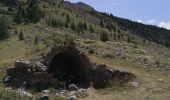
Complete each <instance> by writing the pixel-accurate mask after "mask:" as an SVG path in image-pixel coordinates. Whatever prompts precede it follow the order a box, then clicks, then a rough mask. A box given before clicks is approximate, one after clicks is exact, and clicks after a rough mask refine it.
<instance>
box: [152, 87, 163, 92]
mask: <svg viewBox="0 0 170 100" xmlns="http://www.w3.org/2000/svg"><path fill="white" fill-rule="evenodd" d="M163 91H164V89H163V88H153V89H151V90H150V92H152V93H163Z"/></svg>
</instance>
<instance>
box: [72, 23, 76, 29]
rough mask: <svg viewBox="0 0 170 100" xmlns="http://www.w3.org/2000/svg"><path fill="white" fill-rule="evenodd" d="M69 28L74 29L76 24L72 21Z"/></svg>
mask: <svg viewBox="0 0 170 100" xmlns="http://www.w3.org/2000/svg"><path fill="white" fill-rule="evenodd" d="M71 29H72V30H74V31H75V30H76V25H75V23H74V22H72V23H71Z"/></svg>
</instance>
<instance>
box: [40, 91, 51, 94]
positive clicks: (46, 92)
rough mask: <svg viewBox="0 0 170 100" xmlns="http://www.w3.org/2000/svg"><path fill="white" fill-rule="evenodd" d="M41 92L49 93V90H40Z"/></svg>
mask: <svg viewBox="0 0 170 100" xmlns="http://www.w3.org/2000/svg"><path fill="white" fill-rule="evenodd" d="M42 93H43V94H49V93H50V90H42Z"/></svg>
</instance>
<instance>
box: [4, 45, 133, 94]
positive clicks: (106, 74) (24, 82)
mask: <svg viewBox="0 0 170 100" xmlns="http://www.w3.org/2000/svg"><path fill="white" fill-rule="evenodd" d="M60 58H61V59H60ZM68 58H69V59H68ZM58 60H59V61H58ZM62 60H65V61H62ZM65 62H68V63H69V64H66V63H65ZM58 65H60V66H62V67H60V66H58ZM70 66H71V68H70ZM63 67H64V68H65V69H62V68H63ZM67 68H68V70H67ZM59 70H60V71H59ZM59 73H61V75H63V76H60V74H59ZM68 77H70V81H68V80H67V78H68ZM134 77H135V75H134V74H132V73H129V72H124V71H119V70H115V69H109V67H108V66H107V65H102V64H101V65H98V64H93V63H90V61H89V59H88V57H87V56H86V55H85V54H84V53H81V52H80V51H78V50H77V49H76V48H75V47H70V46H60V47H53V48H52V49H51V51H49V52H48V53H47V54H46V55H44V56H43V57H41V58H40V59H38V60H36V61H28V60H17V61H16V62H15V67H13V68H8V69H7V75H6V76H5V77H4V79H3V82H4V84H5V86H10V87H15V88H19V87H24V88H27V89H30V88H34V89H37V90H45V89H47V88H49V87H54V88H62V87H61V86H60V85H61V84H60V83H61V82H63V80H62V78H63V79H65V80H64V82H70V83H66V85H67V86H66V87H68V89H70V90H71V91H77V90H78V88H84V87H86V88H88V87H89V86H90V84H91V85H93V87H94V88H104V87H107V86H108V85H109V83H110V82H114V81H118V80H121V81H123V82H127V81H129V80H131V79H132V78H134ZM71 83H74V84H76V86H74V84H71ZM70 84H71V85H70ZM70 94H71V93H70Z"/></svg>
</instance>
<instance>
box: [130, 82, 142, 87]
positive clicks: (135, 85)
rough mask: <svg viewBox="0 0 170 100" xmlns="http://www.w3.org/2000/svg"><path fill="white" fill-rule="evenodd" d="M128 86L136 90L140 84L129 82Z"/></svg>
mask: <svg viewBox="0 0 170 100" xmlns="http://www.w3.org/2000/svg"><path fill="white" fill-rule="evenodd" d="M130 85H131V86H132V87H135V88H137V87H139V86H140V83H139V82H131V83H130Z"/></svg>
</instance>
